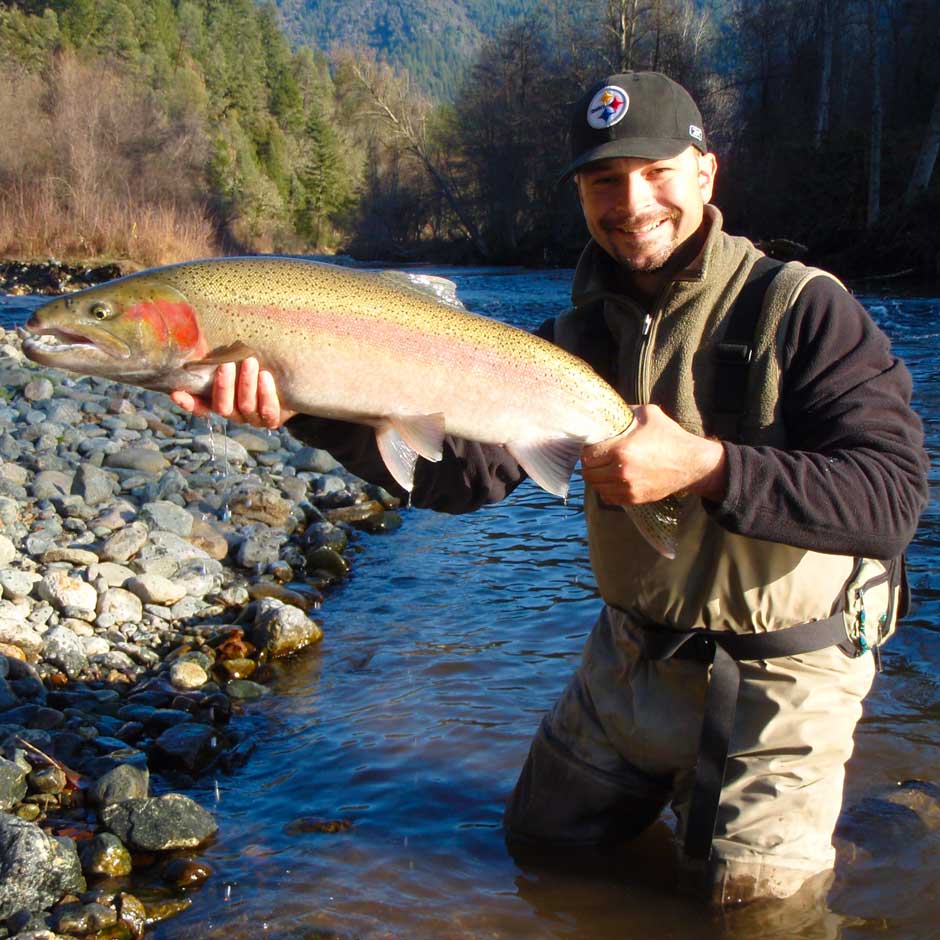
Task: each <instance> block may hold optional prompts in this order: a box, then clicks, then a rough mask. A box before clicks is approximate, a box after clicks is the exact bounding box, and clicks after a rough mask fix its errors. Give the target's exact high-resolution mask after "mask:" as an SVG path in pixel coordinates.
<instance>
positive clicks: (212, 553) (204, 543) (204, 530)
mask: <svg viewBox="0 0 940 940" xmlns="http://www.w3.org/2000/svg"><path fill="white" fill-rule="evenodd" d="M189 541H190V542H192V544H193V545H194V546H195V547H196V548H199V549H201V550H202V551H204V552H205V553H206V554H207V555H208V556H209V557H210V558H212V559H214V560H216V561H222V560H223V559H224V558H225V557H226V556H227V555H228V551H229V544H228V541H227V539H226V538H225V536H224V535H223V534H222V533H221V532H220V531H219V530H218V529H216V527H215V526H214V525H213V524H212V523H211V522H207V521H203V520H201V519H197V520H195V521H194V522H193V530H192V533H191V534H190V536H189Z"/></svg>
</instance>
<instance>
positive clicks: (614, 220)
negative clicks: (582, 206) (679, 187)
mask: <svg viewBox="0 0 940 940" xmlns="http://www.w3.org/2000/svg"><path fill="white" fill-rule="evenodd" d="M677 219H678V213H677V212H647V213H645V214H643V215H622V214H618V215H611V216H607V217H606V218H604V219H601V228H602V229H604V231H607V232H611V231H613V230H614V229H621V228H625V229H641V228H646V227H647V226H648V225H653V224H654V223H656V222H667V221H671V222H675V221H677Z"/></svg>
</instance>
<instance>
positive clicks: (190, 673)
mask: <svg viewBox="0 0 940 940" xmlns="http://www.w3.org/2000/svg"><path fill="white" fill-rule="evenodd" d="M208 681H209V676H208V675H207V674H206V670H205V669H203V667H202V666H200V665H199V663H194V662H192V661H185V662H178V663H173V665H172V666H171V667H170V682H171V683H173V686H174V688H177V689H183V690H189V689H198V688H200V687H201V686H204V685H205V684H206V683H207V682H208Z"/></svg>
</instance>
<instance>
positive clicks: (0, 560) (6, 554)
mask: <svg viewBox="0 0 940 940" xmlns="http://www.w3.org/2000/svg"><path fill="white" fill-rule="evenodd" d="M14 558H16V546H15V545H14V544H13V543H12V542H11V541H10V540H9V539H8V538H7V537H6V536H5V535H0V568H7V567H9V566H10V565H11V564H12V563H13V559H14Z"/></svg>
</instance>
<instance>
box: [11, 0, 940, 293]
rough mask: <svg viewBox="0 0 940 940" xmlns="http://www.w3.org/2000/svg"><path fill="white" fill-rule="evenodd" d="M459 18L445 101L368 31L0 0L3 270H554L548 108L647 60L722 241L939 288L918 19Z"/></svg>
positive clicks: (223, 9) (562, 134) (936, 105)
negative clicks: (461, 40)
mask: <svg viewBox="0 0 940 940" xmlns="http://www.w3.org/2000/svg"><path fill="white" fill-rule="evenodd" d="M320 6H321V7H324V8H326V7H328V4H321V5H320ZM465 6H466V9H467V10H476V11H477V21H476V24H475V28H476V29H477V30H478V32H479V33H480V35H481V36H482V37H483V38H482V39H480V40H479V41H477V42H476V43H475V44H471V45H470V46H468V48H467V50H466V52H465V53H463V54H464V55H465V56H466V62H465V65H464V66H463V67H462V68H456V67H455V66H454V64H453V62H447V63H443V62H442V63H441V64H440V66H439V68H438V72H439V74H440V75H442V76H443V75H448V76H449V75H453V76H455V77H454V78H452V79H448V81H447V85H448V87H447V88H446V93H445V89H442V88H440V87H438V88H437V89H436V90H435V88H434V85H433V82H432V83H429V82H428V81H426V80H424V81H419V80H418V79H417V78H415V77H414V76H413V75H412V74H411V72H410V70H409V69H408V68H407V67H406V66H405V65H403V64H401V63H402V62H407V61H408V59H407V56H405V57H404V58H403V57H402V55H401V50H400V49H397V51H396V54H395V55H391V54H389V50H388V49H384V48H383V47H382V42H384V41H385V39H384V38H383V37H381V36H380V37H378V39H376V36H375V35H374V34H373V35H372V38H371V39H369V37H368V36H366V35H365V34H363V36H362V37H360V41H361V44H358V45H354V44H344V43H343V42H340V41H337V40H336V39H335V37H334V38H333V39H332V40H331V42H330V43H329V44H324V48H319V47H313V46H312V45H309V44H305V43H304V42H299V41H297V38H296V37H297V29H296V26H297V22H300V20H298V17H302V15H303V14H304V9H305V8H304V7H303V4H301V3H299V2H282V4H281V7H282V9H278V7H277V6H276V5H275V4H273V3H260V4H259V3H255V2H254V0H49V2H41V0H0V113H2V114H3V119H4V124H5V128H4V130H5V133H4V134H3V135H2V136H0V256H2V257H6V258H20V259H26V258H41V257H48V256H50V255H52V256H56V257H59V258H73V259H75V258H82V259H115V258H127V259H132V260H133V261H136V262H138V263H141V264H148V265H149V264H156V263H165V262H168V261H173V260H180V259H183V258H189V257H197V256H207V255H212V254H218V253H231V252H272V251H274V252H287V253H323V252H345V253H348V254H351V255H353V256H354V257H357V258H363V259H382V260H387V261H391V262H395V263H403V262H407V261H447V262H455V263H489V264H527V265H569V264H572V263H573V262H574V260H575V259H576V258H577V255H578V253H579V251H580V249H581V247H582V246H583V244H584V242H585V239H586V231H585V229H584V227H583V223H582V221H581V218H580V212H579V209H578V205H577V199H576V195H575V192H574V189H573V186H572V184H568V185H567V186H566V187H561V188H559V187H558V186H557V185H556V179H557V175H558V172H559V170H560V169H561V168H562V167H563V166H564V164H565V163H566V160H567V126H568V120H569V111H570V107H571V103H572V102H573V101H574V100H575V99H576V98H577V97H578V96H579V94H580V91H581V90H582V89H583V88H584V87H585V86H586V85H587V84H589V83H590V82H591V81H593V80H594V79H595V78H597V77H601V76H603V75H606V74H608V73H611V72H614V71H621V70H628V69H656V70H659V71H663V72H666V73H667V74H669V75H671V76H672V77H673V78H675V79H677V80H678V81H680V82H682V83H683V84H684V85H685V86H686V87H687V88H688V89H689V90H690V91H691V92H692V93H693V95H694V96H695V97H696V99H697V100H698V102H699V103H700V106H701V109H702V112H703V115H704V119H705V125H706V131H707V133H708V136H709V142H710V146H711V149H713V150H714V151H715V152H716V154H717V157H718V160H719V167H720V169H719V177H718V188H717V193H716V196H715V203H716V204H717V205H718V206H719V207H720V208H721V209H722V211H723V213H724V214H725V217H726V226H727V228H728V229H729V230H731V231H734V232H737V233H741V234H745V235H748V236H750V237H752V238H754V239H757V240H760V241H761V242H762V243H763V244H766V245H768V246H769V247H771V248H772V249H773V250H774V252H775V253H777V254H780V255H792V256H798V257H801V258H803V259H805V260H810V261H812V262H814V263H823V264H827V265H829V266H830V267H831V268H832V269H833V270H835V271H836V272H837V273H839V274H842V275H843V276H854V277H858V276H879V277H880V276H885V277H888V276H897V275H903V274H906V273H915V274H917V275H919V276H930V277H936V276H938V274H940V226H938V225H937V224H936V222H935V218H936V215H937V211H938V210H940V180H938V176H940V173H937V172H935V165H936V163H937V153H938V150H940V57H938V56H937V55H936V51H935V50H936V44H937V42H938V40H940V4H938V3H936V0H746V2H745V0H709V2H704V0H586V2H583V3H580V4H571V3H565V2H561V0H544V2H542V3H539V4H535V5H533V4H529V5H528V9H529V12H527V13H524V14H522V15H519V16H511V15H510V14H511V13H512V12H513V10H514V9H515V8H514V7H512V5H511V4H508V3H502V4H500V3H492V4H490V5H489V7H486V5H483V4H468V5H465ZM459 7H460V5H459V4H443V3H442V4H440V6H439V9H440V11H442V12H441V13H440V17H439V22H437V23H435V24H434V28H435V29H436V30H437V31H438V32H439V34H440V35H443V36H448V35H454V33H455V29H449V28H448V27H450V26H453V25H454V24H452V23H448V22H447V21H446V15H447V10H448V9H455V8H459ZM484 7H486V9H489V10H490V12H492V11H496V13H498V14H499V15H498V16H497V17H496V19H495V20H491V21H489V22H491V28H488V27H487V22H488V21H485V18H482V17H483V14H482V13H481V12H480V11H483V10H484ZM401 8H402V9H406V5H405V4H402V5H401ZM435 9H438V7H435ZM327 12H328V11H327ZM307 13H309V11H307ZM465 15H466V13H465ZM292 16H293V18H294V28H291V22H292V21H291V17H292ZM426 25H427V24H425V26H426ZM459 25H460V24H459V23H457V24H456V32H457V33H458V34H459ZM487 30H488V31H487ZM394 35H395V37H396V39H395V42H400V41H401V39H400V37H401V36H402V35H403V33H402V31H401V30H400V29H399V30H397V31H396V32H395V34H394ZM415 35H416V36H418V37H419V38H420V30H417V31H416V33H415ZM386 38H387V37H386ZM392 51H395V50H392ZM419 59H420V69H419V71H420V72H421V73H422V74H423V75H425V78H426V75H427V74H433V73H434V70H435V65H434V60H433V57H432V58H431V59H428V57H427V56H417V55H416V54H412V60H413V61H414V62H415V63H418V61H419ZM393 63H395V64H393Z"/></svg>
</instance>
